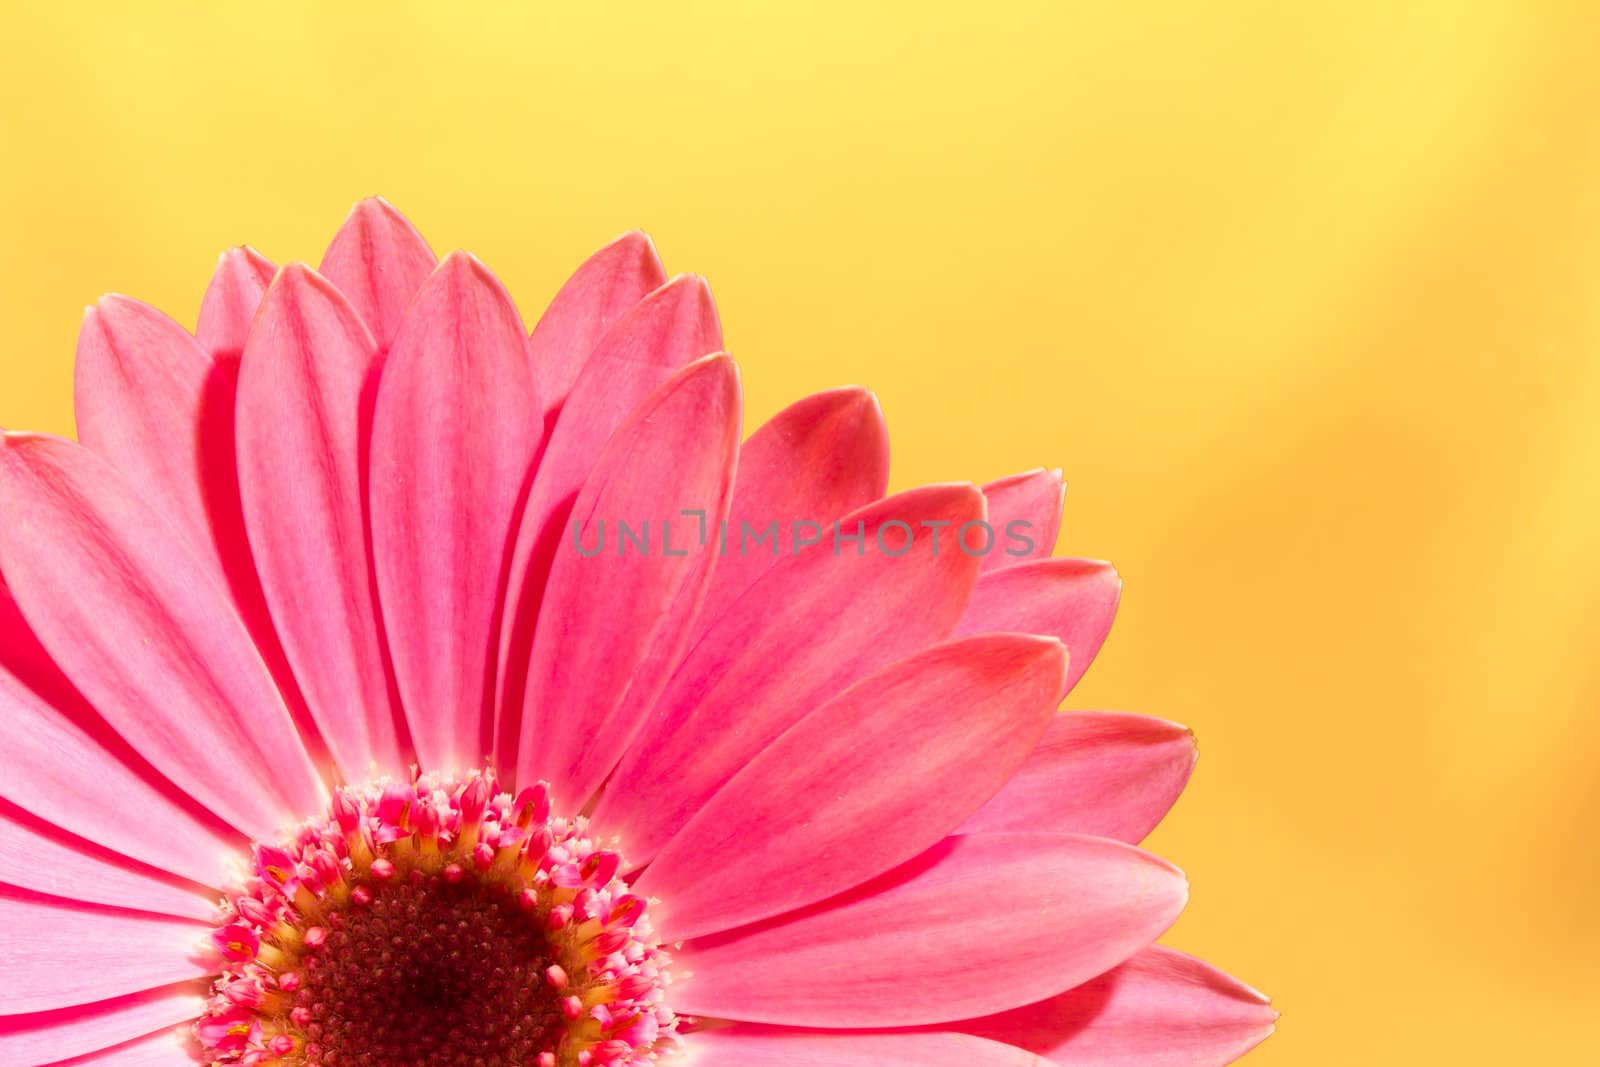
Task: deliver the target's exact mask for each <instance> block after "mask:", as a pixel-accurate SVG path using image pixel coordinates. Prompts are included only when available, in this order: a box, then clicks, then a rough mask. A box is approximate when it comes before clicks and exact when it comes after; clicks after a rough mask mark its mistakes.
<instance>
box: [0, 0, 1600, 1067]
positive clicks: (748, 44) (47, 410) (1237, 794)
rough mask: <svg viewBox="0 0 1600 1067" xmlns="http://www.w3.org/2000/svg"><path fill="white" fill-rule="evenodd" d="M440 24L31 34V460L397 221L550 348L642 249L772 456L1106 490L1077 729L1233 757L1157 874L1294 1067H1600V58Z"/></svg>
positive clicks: (1551, 36) (13, 162) (909, 23)
mask: <svg viewBox="0 0 1600 1067" xmlns="http://www.w3.org/2000/svg"><path fill="white" fill-rule="evenodd" d="M449 6H451V5H440V4H399V5H381V6H378V5H374V6H372V7H370V8H368V9H366V10H358V9H357V8H356V7H354V6H352V5H333V4H319V5H301V4H295V3H278V4H265V5H264V4H250V5H244V4H239V5H215V7H216V10H207V9H206V7H207V6H202V5H198V4H196V5H172V6H170V7H167V6H162V5H149V4H144V5H137V4H136V5H126V4H116V5H113V4H106V5H104V6H102V7H86V8H78V9H76V10H66V9H60V10H57V9H55V8H54V7H53V6H52V5H42V4H33V5H27V6H26V8H25V9H19V10H18V11H16V12H13V13H11V14H10V15H9V17H8V23H9V24H8V25H7V26H6V27H5V29H4V32H3V33H0V137H3V141H0V158H3V162H0V423H4V424H5V425H9V426H12V427H27V428H35V429H46V430H54V431H58V432H70V430H71V428H72V419H71V412H70V397H71V364H72V353H73V344H74V338H75V335H76V331H77V325H78V318H79V315H80V312H81V310H82V307H83V305H84V304H86V303H88V302H90V301H92V300H93V299H94V298H95V297H96V296H98V295H99V294H100V293H101V292H103V291H106V290H113V289H114V290H120V291H125V292H128V293H130V294H132V295H135V296H138V297H141V298H143V299H146V300H149V301H151V302H153V303H155V304H157V305H158V306H161V307H163V308H165V309H168V310H169V311H171V312H172V313H173V314H175V315H176V316H177V317H178V318H180V319H181V320H184V321H187V322H189V323H191V324H192V322H193V320H194V315H195V312H196V310H197V308H198V303H199V298H200V293H201V291H202V288H203V287H204V285H205V282H206V279H207V277H208V275H209V272H210V269H211V266H212V264H213V262H214V260H215V256H216V254H217V253H218V252H219V251H220V250H221V249H222V248H223V247H225V246H227V245H229V244H233V243H237V242H244V241H248V242H251V243H254V244H255V245H257V246H258V247H259V248H261V249H262V250H263V251H264V252H265V253H266V254H268V255H269V256H272V257H273V258H275V259H277V260H279V261H280V262H281V261H284V260H287V259H291V258H305V259H310V260H312V261H313V262H314V261H315V260H316V258H317V257H318V256H319V254H320V252H321V249H322V247H323V244H324V243H325V241H326V240H327V238H328V236H329V235H330V234H331V232H332V231H333V229H334V228H335V227H336V226H337V225H338V223H339V222H340V221H341V219H342V218H343V216H344V213H345V211H346V209H347V208H348V207H349V205H350V203H351V202H352V201H354V200H355V199H356V198H357V197H360V196H362V195H366V194H369V193H374V192H381V193H383V194H385V195H387V196H388V197H389V198H390V199H391V200H393V201H394V202H395V203H396V204H397V205H399V206H400V207H401V208H402V209H403V210H405V211H406V212H408V213H409V214H410V215H411V217H412V218H413V219H414V220H415V221H416V222H417V224H418V225H419V226H420V227H421V228H422V230H423V231H424V233H426V234H427V235H428V237H429V238H430V239H431V240H432V241H433V242H434V244H435V246H436V247H439V248H441V249H442V248H449V247H454V246H466V247H469V248H472V249H474V250H476V251H477V252H478V253H480V254H481V255H482V256H483V258H484V259H485V260H486V261H487V262H489V263H490V265H491V266H493V267H494V268H495V269H496V270H497V271H498V272H499V273H500V274H501V275H502V277H503V278H504V279H505V280H506V282H507V284H508V285H509V286H510V288H511V289H512V291H513V292H514V293H515V294H517V295H518V297H519V299H520V301H521V302H522V305H523V308H524V312H525V314H526V315H527V316H528V318H529V320H530V321H532V319H533V318H534V317H535V316H536V315H537V312H538V310H539V308H540V306H541V305H542V302H543V301H544V300H545V299H546V298H547V297H548V296H549V294H550V293H552V292H553V291H554V289H555V287H556V286H557V285H558V284H559V282H560V281H561V280H562V278H563V277H564V276H565V274H566V272H567V271H568V270H569V269H570V268H571V267H572V266H574V265H575V264H576V263H577V262H578V261H579V259H581V258H582V257H583V256H584V255H585V254H586V253H587V252H588V251H589V250H591V249H592V248H593V247H596V246H598V245H599V244H601V243H602V242H604V241H605V240H607V239H608V238H610V237H611V236H613V235H614V234H615V233H617V232H619V231H621V230H623V229H626V228H628V227H632V226H642V227H644V228H646V229H648V230H649V231H650V232H651V233H653V234H654V236H655V238H656V240H657V243H658V245H659V247H660V248H661V250H662V254H663V256H664V258H665V259H666V262H667V265H668V268H669V269H671V270H696V271H700V272H703V273H705V274H707V275H708V276H709V277H710V278H711V280H712V283H713V285H714V287H715V289H716V292H717V294H718V296H719V299H720V303H721V307H722V311H723V314H724V319H725V325H726V331H727V336H728V339H729V345H730V347H731V349H732V350H733V351H734V353H735V355H736V356H738V357H739V358H740V360H741V362H742V365H743V368H744V371H745V378H746V383H747V386H748V396H749V406H750V409H751V411H750V415H751V425H753V424H754V421H755V420H756V419H759V418H765V417H766V416H767V415H768V414H770V413H772V412H773V411H775V410H776V409H777V408H778V407H779V406H781V405H782V404H783V403H785V402H787V401H788V400H789V399H791V398H794V397H797V396H799V395H800V394H802V393H804V392H807V391H810V390H814V389H818V388H823V387H827V386H833V385H837V384H842V383H846V382H862V383H865V384H869V385H871V386H872V387H874V388H875V389H876V390H877V391H878V393H879V395H880V396H881V398H882V400H883V404H884V407H885V408H886V410H887V413H888V417H889V422H890V428H891V431H892V433H893V434H894V442H895V450H896V452H895V455H896V459H895V468H894V470H895V473H894V480H895V483H896V485H897V486H904V485H908V484H912V483H915V482H919V481H923V480H938V479H950V478H970V479H988V478H992V477H995V476H998V475H1001V474H1004V473H1007V472H1010V471H1013V470H1018V469H1022V468H1026V467H1031V466H1035V465H1040V464H1047V465H1056V464H1059V465H1061V466H1063V467H1065V468H1066V471H1067V477H1068V479H1069V482H1070V487H1069V490H1068V496H1067V515H1066V520H1065V526H1064V536H1063V539H1062V545H1061V551H1062V552H1064V553H1067V554H1084V555H1098V556H1106V557H1109V558H1112V559H1114V560H1115V561H1116V562H1117V564H1118V565H1119V567H1120V569H1121V570H1122V573H1123V575H1124V577H1125V579H1126V582H1127V587H1126V596H1125V599H1124V602H1123V610H1122V615H1121V618H1120V620H1119V622H1118V625H1117V628H1116V630H1115V631H1114V632H1113V635H1112V639H1111V641H1110V642H1109V643H1108V644H1107V646H1106V649H1105V652H1104V654H1103V656H1102V657H1101V660H1100V662H1099V664H1098V665H1097V666H1096V668H1095V669H1094V670H1093V671H1091V672H1090V674H1089V676H1088V678H1087V679H1086V681H1085V682H1084V684H1083V686H1082V687H1081V688H1080V690H1079V691H1078V693H1077V694H1075V696H1074V700H1073V702H1072V703H1073V706H1096V707H1098V706H1106V707H1117V708H1124V709H1129V710H1138V711H1146V712H1152V713H1158V714H1162V715H1165V716H1168V717H1171V718H1175V719H1179V720H1182V721H1185V722H1188V723H1189V724H1191V725H1192V726H1193V727H1194V728H1195V730H1196V731H1197V733H1198V735H1199V737H1200V742H1201V748H1202V759H1201V762H1200V767H1199V771H1198V773H1197V776H1196V778H1195V781H1194V784H1193V786H1192V788H1191V790H1190V792H1189V794H1188V795H1187V796H1186V798H1185V799H1184V801H1183V802H1182V803H1181V804H1180V806H1179V807H1178V809H1177V811H1176V812H1175V814H1174V816H1173V817H1172V819H1171V820H1170V821H1169V823H1168V824H1167V825H1166V826H1164V827H1163V828H1162V829H1161V830H1160V831H1159V832H1158V833H1157V835H1156V837H1155V838H1154V839H1153V841H1152V844H1153V845H1154V846H1155V847H1156V848H1157V849H1158V850H1160V851H1162V852H1163V853H1165V854H1167V855H1169V856H1171V857H1172V858H1173V859H1174V860H1176V861H1177V862H1179V863H1180V864H1181V865H1183V866H1184V867H1185V868H1186V869H1187V870H1188V872H1189V874H1190V876H1191V878H1192V880H1193V883H1194V893H1193V899H1192V903H1191V906H1190V909H1189V912H1188V913H1187V914H1186V916H1185V917H1184V919H1183V920H1182V921H1181V922H1180V924H1179V926H1178V928H1177V929H1176V930H1175V931H1174V933H1173V934H1172V935H1171V938H1170V940H1171V941H1172V943H1174V944H1176V945H1179V946H1181V947H1183V948H1186V949H1189V950H1192V951H1194V952H1197V953H1199V954H1202V955H1204V956H1206V957H1208V958H1210V959H1212V960H1214V961H1216V962H1217V963H1219V964H1220V965H1222V966H1224V967H1226V968H1228V969H1230V970H1232V971H1234V972H1235V973H1237V974H1239V975H1240V976H1242V977H1244V978H1245V979H1247V980H1248V981H1251V982H1253V983H1255V984H1257V985H1259V986H1260V987H1261V988H1263V989H1264V990H1266V991H1268V992H1270V993H1272V994H1273V995H1274V996H1275V998H1276V1000H1277V1003H1278V1005H1279V1007H1280V1008H1281V1009H1282V1010H1283V1012H1284V1019H1283V1021H1282V1023H1281V1025H1280V1028H1279V1033H1278V1035H1277V1036H1276V1037H1275V1038H1274V1039H1273V1040H1271V1041H1270V1042H1268V1044H1267V1045H1266V1046H1265V1047H1264V1048H1263V1049H1262V1050H1261V1051H1260V1052H1259V1053H1258V1054H1257V1056H1256V1057H1255V1058H1254V1059H1252V1060H1251V1062H1252V1063H1259V1064H1262V1065H1264V1067H1265V1065H1272V1064H1298V1065H1310V1064H1355V1063H1385V1064H1388V1063H1395V1064H1462V1063H1470V1064H1502V1063H1504V1064H1523V1063H1559V1064H1566V1063H1574V1062H1580V1061H1584V1062H1594V1061H1593V1060H1591V1059H1590V1057H1594V1056H1597V1055H1600V1040H1597V1037H1596V1032H1595V1022H1594V1010H1595V1005H1596V1003H1597V1001H1600V966H1597V964H1596V962H1595V961H1596V959H1597V957H1600V918H1597V910H1600V909H1596V907H1595V905H1596V903H1597V902H1600V901H1597V893H1596V890H1595V878H1596V873H1597V871H1596V860H1595V855H1596V846H1595V836H1594V835H1595V826H1596V821H1597V818H1600V785H1597V758H1596V754H1597V752H1600V716H1596V715H1595V714H1594V712H1595V711H1596V708H1597V704H1600V701H1597V699H1596V698H1597V696H1600V669H1597V667H1596V659H1595V647H1596V645H1597V643H1600V609H1597V608H1596V602H1597V601H1596V593H1597V591H1600V590H1597V586H1600V582H1597V578H1600V563H1597V559H1600V555H1597V553H1596V544H1597V540H1600V539H1597V536H1596V535H1597V532H1600V476H1597V475H1600V433H1597V430H1596V426H1597V424H1600V300H1597V297H1600V155H1597V143H1596V132H1597V131H1596V127H1597V124H1600V117H1597V116H1600V82H1597V80H1596V76H1595V74H1594V71H1595V69H1596V63H1595V60H1594V49H1593V42H1594V40H1595V39H1596V34H1597V29H1600V27H1597V25H1596V24H1595V21H1596V20H1594V19H1592V18H1589V17H1586V16H1584V15H1583V14H1580V12H1581V10H1582V9H1583V8H1584V7H1585V6H1586V5H1582V4H1574V5H1571V6H1570V7H1557V6H1552V5H1540V4H1529V3H1520V2H1511V0H1507V2H1504V3H1495V2H1478V3H1468V2H1465V0H1463V2H1458V3H1443V4H1422V3H1391V2H1358V3H1349V2H1341V3H1331V2H1330V3H1325V4H1280V3H1266V2H1263V3H1257V4H1247V3H1232V4H1223V5H1216V4H1192V5H1187V4H1184V5H1179V4H1159V5H1143V4H1138V5H1124V4H1104V3H1093V4H1091V3H1078V4H1063V3H1038V4H1024V3H1009V2H1001V0H996V2H990V3H979V4H972V3H962V4H929V3H917V4H906V5H897V6H895V7H892V8H888V7H880V6H877V5H870V4H869V5H863V4H859V3H852V4H806V5H783V6H779V5H766V4H759V3H749V2H738V3H721V4H715V5H705V4H696V3H690V2H685V3H672V4H663V3H651V4H642V5H635V4H629V3H617V2H610V3H604V4H595V5H582V4H577V5H573V4H568V5H561V7H563V8H566V9H569V10H566V11H563V12H560V13H556V12H552V11H549V10H544V9H547V8H549V7H551V6H552V5H546V4H536V3H528V4H518V5H514V6H512V5H506V6H504V7H499V8H488V9H485V8H475V10H471V11H468V10H455V11H452V12H450V13H449V14H445V13H444V10H445V9H446V8H447V7H449ZM335 8H338V9H340V10H338V11H335V10H334V9H335ZM578 9H588V11H587V12H585V13H576V12H577V10H578Z"/></svg>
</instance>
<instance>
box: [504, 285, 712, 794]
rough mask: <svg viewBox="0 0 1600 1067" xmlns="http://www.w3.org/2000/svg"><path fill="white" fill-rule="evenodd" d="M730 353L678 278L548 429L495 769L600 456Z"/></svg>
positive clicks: (527, 522) (521, 564) (519, 582)
mask: <svg viewBox="0 0 1600 1067" xmlns="http://www.w3.org/2000/svg"><path fill="white" fill-rule="evenodd" d="M721 350H722V331H721V328H720V327H719V326H718V325H717V310H716V305H715V304H713V303H712V300H711V290H710V289H709V288H708V287H707V286H706V283H705V282H704V281H703V280H701V279H699V278H696V277H693V276H689V275H684V276H680V277H678V278H674V279H673V280H672V281H670V282H668V283H667V284H666V285H663V286H661V287H660V288H659V289H657V290H655V291H654V292H652V293H651V294H650V295H649V296H647V297H645V298H644V299H643V300H642V301H640V302H639V303H638V304H637V305H635V306H634V308H633V309H632V310H631V311H629V312H628V313H627V314H625V315H624V316H622V318H620V319H618V320H617V323H616V325H614V326H613V327H612V328H611V329H610V330H608V331H607V332H606V334H605V336H604V337H602V338H601V339H600V342H599V345H598V346H597V347H596V349H595V351H594V353H593V354H592V355H591V356H590V357H589V360H588V362H586V363H585V364H584V367H583V370H582V372H581V373H580V374H579V376H578V380H577V383H576V384H575V385H574V386H573V389H572V393H571V394H570V395H569V396H568V397H567V400H566V402H565V403H564V404H563V405H562V408H561V415H560V417H559V418H558V419H557V420H556V423H555V426H554V428H553V429H552V430H551V432H550V440H549V442H548V443H547V444H546V446H545V449H544V454H543V455H542V456H541V457H540V458H539V469H538V471H537V473H536V475H535V477H534V482H533V487H532V489H530V490H529V493H528V502H527V506H526V507H525V508H524V510H523V513H522V516H521V519H520V521H519V525H518V528H517V535H516V547H515V549H514V550H513V554H512V559H511V570H510V572H509V574H510V578H509V581H508V583H507V586H506V611H505V615H504V622H503V623H502V625H501V629H500V638H499V642H500V656H499V664H500V680H499V683H498V687H497V693H498V695H499V697H500V699H501V701H502V707H503V709H504V717H505V719H506V723H505V726H506V730H505V731H504V737H503V738H502V741H503V742H504V747H505V749H507V750H506V751H501V752H500V753H499V757H498V759H497V762H498V763H500V764H502V765H507V764H511V763H514V762H515V754H514V753H513V752H511V751H508V750H509V749H510V748H512V747H514V745H515V739H516V736H517V732H516V730H515V729H512V727H514V726H515V725H516V719H517V714H518V709H520V708H521V706H522V694H523V691H524V689H525V687H526V682H527V665H528V656H529V654H530V652H531V650H532V648H533V628H534V623H535V621H536V620H537V619H538V617H539V600H540V598H541V597H542V596H543V594H544V586H545V580H546V578H547V577H548V576H549V573H550V565H551V563H552V562H553V561H554V559H555V555H556V551H557V549H558V547H559V546H560V544H561V543H562V539H563V538H564V537H565V536H567V534H568V533H569V532H570V531H569V530H568V528H567V515H568V512H570V511H571V510H572V502H573V500H575V499H576V498H577V495H578V489H579V488H580V487H581V486H582V485H583V483H584V482H585V481H586V480H587V479H588V477H589V471H590V469H591V468H593V466H594V462H595V457H597V456H598V455H599V454H600V450H601V448H603V447H604V446H605V443H606V441H607V440H608V439H610V437H611V434H612V432H613V431H614V430H616V428H617V427H618V426H620V425H621V424H622V421H623V419H625V418H626V417H627V416H628V413H629V412H631V411H632V410H633V409H634V408H635V407H637V406H638V405H639V403H640V402H641V401H643V400H644V398H645V397H646V396H648V395H649V394H650V393H651V392H653V391H654V390H655V389H657V388H659V387H660V385H661V384H662V383H663V382H665V381H666V380H667V379H668V378H670V377H671V376H672V375H673V373H674V372H675V371H676V370H678V368H680V367H682V366H684V365H686V364H688V363H689V362H691V361H692V360H695V359H698V358H700V357H701V356H706V355H710V354H711V353H713V352H720V351H721Z"/></svg>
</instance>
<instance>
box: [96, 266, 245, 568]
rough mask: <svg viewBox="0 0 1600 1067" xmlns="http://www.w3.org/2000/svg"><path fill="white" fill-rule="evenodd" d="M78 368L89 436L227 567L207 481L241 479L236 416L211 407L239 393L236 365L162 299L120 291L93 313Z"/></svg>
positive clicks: (202, 550)
mask: <svg viewBox="0 0 1600 1067" xmlns="http://www.w3.org/2000/svg"><path fill="white" fill-rule="evenodd" d="M75 378H76V383H75V387H74V394H75V395H74V406H75V408H76V413H77V419H78V438H79V440H81V441H82V442H83V444H84V446H85V447H86V448H88V449H89V450H90V451H92V452H94V453H96V454H98V455H100V456H102V457H103V458H105V459H106V460H107V461H108V462H110V463H112V464H113V465H114V466H116V467H117V468H118V469H119V470H120V471H122V473H123V474H124V475H126V476H127V477H128V479H129V480H130V481H131V482H132V483H133V484H134V485H137V486H138V487H139V491H140V493H141V495H142V496H144V497H146V498H147V499H148V500H149V501H150V502H151V503H152V504H154V505H155V506H156V507H157V508H159V509H160V510H161V511H162V512H164V513H165V514H166V516H167V518H169V519H170V520H171V521H172V522H173V523H174V524H176V525H177V527H178V528H179V529H180V530H181V531H182V532H183V534H184V535H185V536H187V537H188V538H189V541H190V543H191V545H193V546H194V548H195V550H196V552H197V553H199V555H200V559H199V562H201V563H203V564H211V565H214V566H217V567H219V568H225V567H226V563H227V561H226V559H225V558H224V557H223V556H221V555H219V551H220V550H219V549H218V547H217V543H216V540H215V538H214V536H213V526H212V521H211V509H210V507H209V504H208V500H207V485H208V483H211V482H218V481H220V482H226V483H228V484H230V485H231V483H232V482H233V471H232V466H233V463H232V460H233V450H232V447H231V442H230V441H228V440H227V439H226V438H225V437H222V436H221V433H222V431H225V430H229V429H230V428H231V423H230V422H229V420H227V419H226V418H223V419H222V420H221V421H220V422H219V421H218V420H217V419H214V418H211V417H209V416H207V415H206V414H205V409H206V407H207V405H208V402H211V401H212V400H215V401H216V402H217V403H219V404H221V405H223V406H226V405H227V404H230V403H231V400H232V389H233V385H232V381H231V375H230V374H229V373H228V371H227V370H226V369H225V368H219V366H218V365H217V364H216V363H214V362H213V361H212V359H211V357H210V356H209V355H208V354H207V353H206V352H205V351H204V350H203V349H202V348H201V347H200V345H199V344H198V343H197V342H196V341H195V339H194V338H193V337H191V336H189V333H188V331H187V330H185V329H184V328H183V327H182V326H179V325H178V324H177V323H176V322H173V321H172V320H171V319H169V318H168V317H167V316H165V315H163V314H162V313H161V312H159V311H157V310H156V309H155V308H152V307H149V306H148V305H145V304H141V303H139V302H138V301H137V300H130V299H128V298H127V297H125V296H114V295H113V296H105V297H101V299H100V302H99V304H97V305H96V306H94V307H92V308H90V309H89V311H88V312H87V313H86V314H85V315H84V319H83V329H82V330H81V331H80V332H79V334H78V357H77V363H76V367H75ZM219 532H220V531H219ZM213 559H215V560H216V562H215V563H214V564H213V563H212V561H213Z"/></svg>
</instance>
